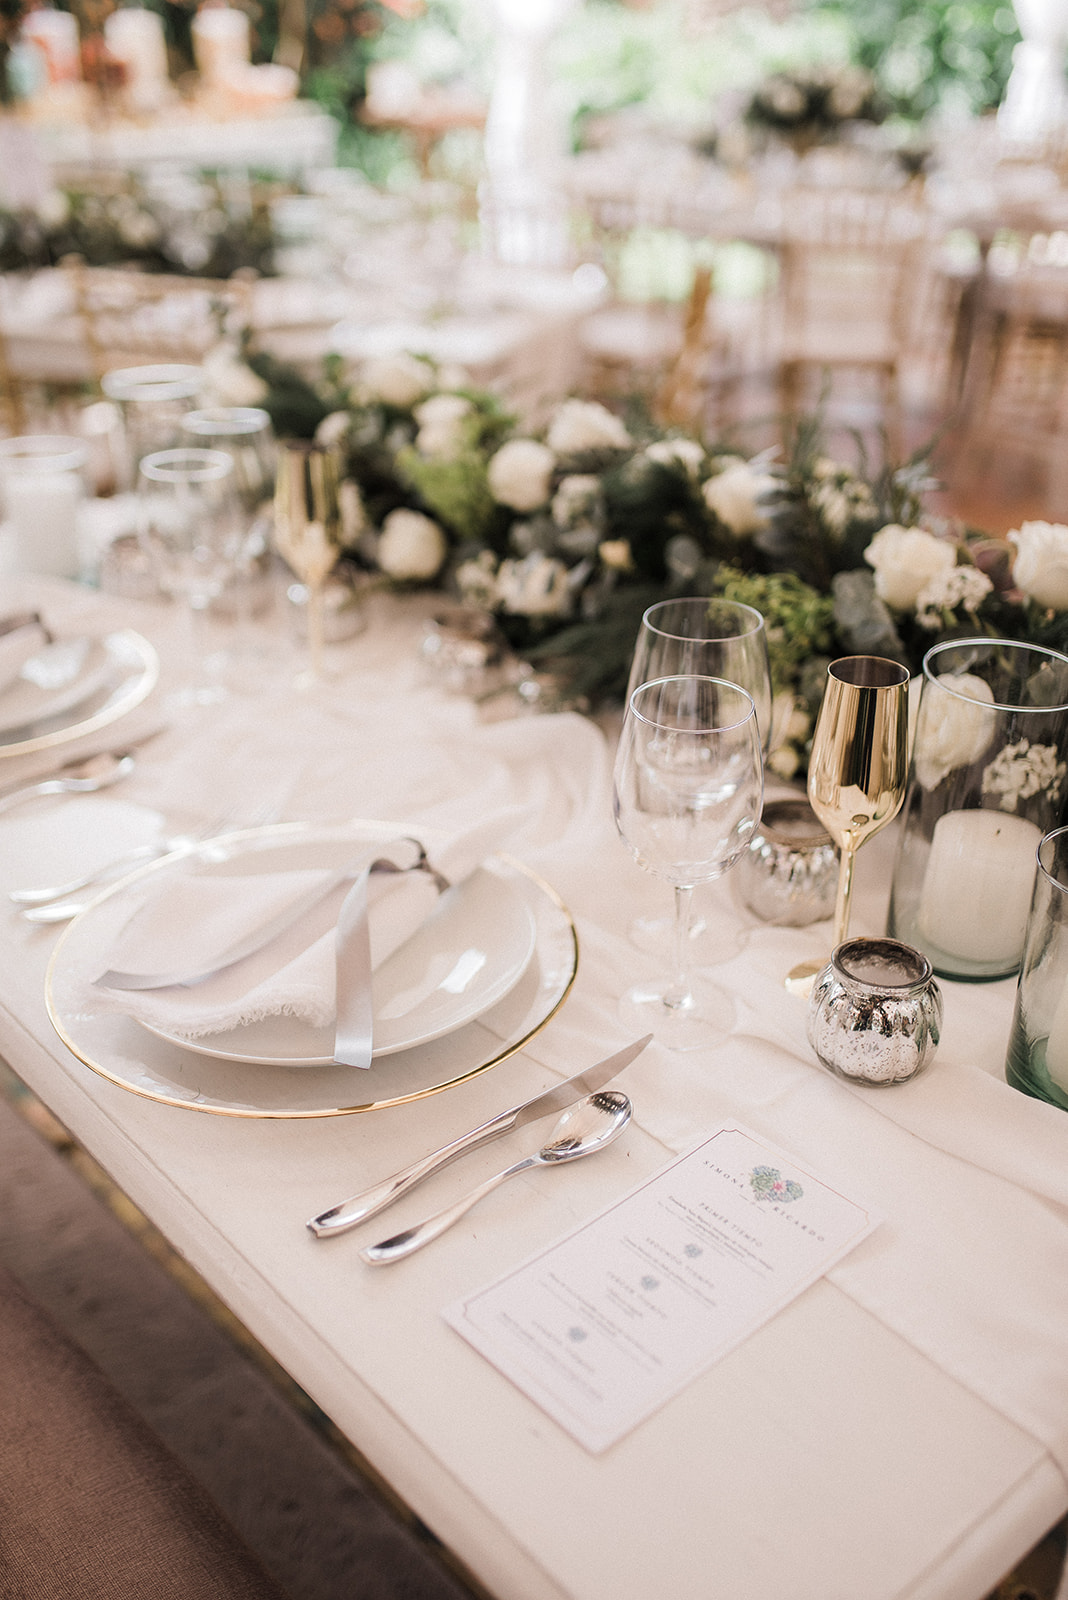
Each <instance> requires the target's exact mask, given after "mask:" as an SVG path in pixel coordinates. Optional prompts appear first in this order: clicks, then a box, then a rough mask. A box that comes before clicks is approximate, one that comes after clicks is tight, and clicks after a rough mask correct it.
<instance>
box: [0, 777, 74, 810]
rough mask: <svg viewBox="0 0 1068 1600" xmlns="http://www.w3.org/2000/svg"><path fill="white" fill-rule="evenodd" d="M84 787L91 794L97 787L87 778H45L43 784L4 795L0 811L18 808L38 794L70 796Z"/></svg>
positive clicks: (32, 784) (34, 784) (33, 784)
mask: <svg viewBox="0 0 1068 1600" xmlns="http://www.w3.org/2000/svg"><path fill="white" fill-rule="evenodd" d="M82 785H84V787H85V789H86V790H88V791H89V793H92V791H93V790H94V789H95V788H96V787H97V785H96V784H95V783H93V781H92V780H91V779H89V778H84V779H81V780H79V779H76V778H47V779H46V780H45V781H44V782H43V783H31V784H28V785H27V786H26V788H25V789H15V790H13V791H12V793H11V794H5V795H4V796H3V798H2V799H0V811H10V810H11V809H12V808H13V807H14V806H20V805H21V804H22V802H23V801H24V800H32V799H33V798H34V797H35V796H36V795H39V794H70V793H72V792H74V793H77V791H78V788H79V787H80V786H82Z"/></svg>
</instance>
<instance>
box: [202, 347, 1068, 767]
mask: <svg viewBox="0 0 1068 1600" xmlns="http://www.w3.org/2000/svg"><path fill="white" fill-rule="evenodd" d="M245 356H246V361H247V363H248V366H251V367H252V368H254V369H255V372H256V377H255V378H253V375H252V373H251V372H249V371H248V366H246V367H245V368H244V369H243V370H244V372H245V377H246V380H247V379H252V381H253V383H254V384H256V385H258V386H259V388H258V389H257V390H256V393H257V398H258V399H259V400H260V402H261V403H263V404H265V405H266V406H267V408H268V410H272V408H273V410H272V414H274V415H276V418H277V426H278V431H279V432H280V433H284V432H286V431H287V429H286V426H285V423H286V420H287V419H288V420H289V422H290V424H291V426H292V427H297V428H298V431H299V429H303V431H304V432H305V434H311V433H315V434H316V436H317V437H318V438H319V440H320V441H321V442H323V443H326V444H329V445H331V446H333V447H334V448H336V449H337V450H338V452H339V453H340V454H341V456H342V458H343V484H342V496H343V500H344V503H345V524H346V529H347V535H346V537H347V541H348V553H349V556H350V559H351V560H353V561H354V562H356V563H357V564H359V565H362V566H363V567H365V568H369V569H371V570H372V571H373V572H375V573H377V574H378V575H379V579H380V581H387V582H390V583H396V584H406V585H414V584H424V585H425V584H433V585H435V586H436V587H438V588H441V589H444V590H446V591H448V592H451V593H452V594H453V595H455V596H456V597H457V598H458V599H460V600H461V601H462V602H463V603H464V604H465V605H467V606H474V607H477V608H478V609H480V610H483V611H485V612H486V613H488V614H490V615H491V616H492V617H493V618H494V619H495V621H496V624H497V626H498V628H499V630H500V631H501V633H503V635H504V638H505V640H506V642H507V643H508V644H509V645H510V646H511V648H512V649H513V650H514V651H515V652H516V653H517V654H519V655H521V656H523V657H525V658H526V659H528V660H530V661H532V662H534V663H536V664H537V665H538V667H539V670H540V671H541V672H542V673H543V674H544V673H551V674H553V675H554V676H555V680H556V681H557V682H558V684H559V686H560V694H561V699H562V701H564V702H565V703H573V704H591V703H596V702H598V701H601V700H604V699H606V698H607V699H611V698H614V697H618V696H620V695H621V694H622V692H623V689H624V688H625V685H626V680H627V673H628V668H629V662H630V655H631V652H632V650H633V644H634V639H635V637H636V635H637V630H638V626H639V623H640V619H641V614H642V612H643V611H644V610H645V609H646V607H647V606H649V605H651V604H653V603H654V602H655V601H656V600H658V599H661V598H665V597H669V596H672V595H682V594H723V595H726V596H727V597H728V598H732V599H737V600H740V601H743V602H745V603H748V604H751V605H754V606H755V607H756V608H757V609H758V610H760V611H761V612H762V614H763V615H764V617H765V622H766V628H767V636H768V644H769V653H770V657H771V663H772V673H773V687H774V690H775V705H776V713H775V726H776V730H777V742H776V748H775V749H774V751H773V755H772V758H771V759H772V766H773V767H774V769H775V770H776V771H777V772H779V773H780V774H781V775H782V776H784V777H795V776H800V775H802V774H803V772H804V769H805V763H806V759H807V748H808V742H809V740H810V737H811V731H812V726H813V722H814V717H815V712H816V710H817V709H818V705H819V701H820V698H821V696H822V692H823V687H824V682H825V678H826V667H827V663H828V661H829V660H830V659H832V658H833V657H834V656H836V655H847V654H871V655H881V656H887V657H891V658H893V659H895V660H899V661H901V662H903V663H905V664H906V665H908V666H909V668H910V670H911V671H913V672H918V671H919V670H920V668H921V665H922V661H923V657H924V655H925V653H926V651H927V650H928V649H929V648H930V647H931V645H932V644H935V643H937V642H939V641H940V640H943V639H949V638H957V637H960V638H962V637H975V636H981V637H992V638H996V637H1005V638H1014V639H1019V640H1027V641H1030V642H1035V643H1041V644H1043V645H1045V646H1047V647H1051V648H1054V649H1061V650H1068V527H1065V526H1061V525H1059V524H1050V523H1045V522H1027V523H1024V524H1023V525H1022V526H1021V527H1020V528H1018V529H1015V530H1013V532H1012V533H1010V534H1009V535H1008V536H1007V537H1006V538H1004V539H999V538H991V537H990V536H988V535H986V534H984V533H981V532H978V531H976V530H971V529H968V528H965V527H964V526H962V525H960V524H956V523H951V522H948V521H947V520H945V519H944V518H938V517H936V516H933V515H931V514H929V513H928V512H927V510H926V507H925V500H926V497H927V494H928V492H929V491H930V490H931V489H932V488H933V487H935V485H934V483H933V480H932V479H931V478H930V477H929V475H928V472H927V467H926V463H925V461H924V460H923V459H922V458H919V459H915V460H913V461H911V462H909V463H907V464H905V465H904V466H901V467H895V468H892V469H887V470H885V471H884V472H883V473H881V474H880V475H879V476H878V477H877V478H867V477H865V476H864V475H863V474H862V473H860V472H857V471H855V470H854V469H853V468H851V467H849V466H847V465H846V464H844V463H842V462H840V461H835V460H833V459H831V458H830V457H829V456H828V455H827V454H826V453H825V451H824V449H823V448H822V445H821V442H820V435H819V429H818V425H817V423H816V422H814V421H813V420H811V419H809V420H804V419H802V420H801V421H800V422H799V423H798V425H797V429H796V438H795V441H794V446H793V449H792V451H791V452H790V453H789V454H788V456H787V457H786V458H785V459H783V458H780V456H779V455H777V454H776V453H775V452H773V451H765V452H763V453H761V454H759V455H757V456H754V457H752V458H747V457H745V456H743V455H741V454H739V453H738V452H737V451H735V450H729V449H726V448H724V447H722V446H719V445H717V444H715V443H714V442H706V441H704V440H700V439H695V438H691V437H686V436H682V435H678V434H674V433H669V432H665V431H664V430H658V429H656V428H654V427H652V426H650V425H638V424H637V423H636V422H635V421H634V420H633V419H628V420H627V421H624V420H623V419H622V418H621V417H619V416H617V415H616V414H615V413H614V412H613V411H611V410H610V409H608V408H607V407H605V406H604V405H602V404H600V403H599V402H597V401H593V400H586V399H582V398H575V397H572V398H568V399H566V400H564V401H562V402H561V403H560V404H559V405H558V406H557V407H556V409H555V410H554V411H553V413H552V414H551V415H550V417H549V418H548V420H547V423H546V425H545V427H544V428H543V429H540V430H538V431H536V432H535V431H533V430H524V429H522V428H521V427H519V426H517V424H516V422H515V420H514V419H513V418H511V417H509V416H508V415H507V414H506V413H505V412H504V411H503V409H502V408H501V406H500V404H499V402H497V401H496V400H495V399H494V397H493V396H491V395H488V394H485V393H483V392H480V391H478V390H476V389H473V388H472V387H470V385H469V384H468V383H467V382H466V380H465V378H464V375H463V374H462V373H458V372H448V371H444V370H441V369H436V368H435V367H434V366H433V364H432V363H431V362H429V361H427V360H424V359H422V358H421V357H419V356H417V355H404V354H401V355H395V356H389V357H382V358H376V359H374V360H371V361H365V362H364V363H363V364H362V365H361V366H360V367H359V368H358V369H357V370H356V371H355V372H352V373H342V372H341V371H340V370H339V369H338V368H337V366H335V367H334V369H333V370H332V371H331V372H330V373H329V374H328V375H327V376H326V377H324V380H323V382H322V383H321V384H320V385H319V386H318V387H316V386H314V385H309V384H308V383H307V382H305V381H304V380H300V379H297V378H296V377H295V376H294V375H292V374H290V373H288V372H287V371H285V370H283V369H280V368H278V367H277V366H276V365H274V364H272V363H270V362H269V361H267V360H266V359H263V360H256V359H254V358H253V357H251V356H249V355H248V353H247V352H246V353H245ZM211 364H212V363H211V362H210V361H209V365H211ZM215 365H216V368H217V371H218V373H219V375H220V376H221V377H222V378H223V379H224V380H228V381H229V382H230V385H231V388H230V392H231V393H236V392H237V391H238V388H239V385H238V384H237V382H236V379H237V377H238V376H239V375H240V371H241V370H242V369H241V363H240V361H239V359H238V357H237V356H236V355H235V352H234V351H233V349H232V348H228V349H227V350H226V353H225V357H222V356H220V357H219V358H218V360H217V363H216V364H215ZM264 383H266V385H267V390H268V393H267V396H266V397H264V396H263V395H262V393H261V392H260V390H262V387H263V384H264ZM246 392H247V393H248V394H249V395H250V396H251V394H252V393H253V389H252V388H251V387H249V388H248V389H247V391H246ZM954 684H955V686H956V688H957V689H958V691H961V690H962V684H961V680H959V679H958V680H954ZM984 688H985V685H983V686H982V687H981V688H980V689H979V690H976V691H975V692H974V693H972V695H971V699H972V701H973V702H974V705H973V706H972V707H971V708H970V709H969V704H968V694H969V691H968V689H967V686H966V685H964V686H963V691H962V692H958V693H957V694H956V695H954V696H948V695H947V696H945V697H943V698H944V699H945V700H946V701H947V702H951V703H952V705H953V706H954V707H955V708H956V709H955V710H954V712H953V715H952V716H951V717H950V716H949V713H947V717H949V721H948V722H947V726H946V727H945V728H944V729H943V730H942V731H941V734H940V735H939V737H938V738H936V739H930V740H927V741H925V742H926V744H927V745H928V747H929V748H931V749H933V750H936V751H938V750H941V751H942V754H941V756H939V757H938V758H937V759H936V760H935V767H938V768H942V769H944V770H943V771H942V774H941V775H944V771H948V770H949V767H947V766H946V765H945V763H946V762H949V763H950V764H954V763H958V762H960V761H963V760H974V759H978V757H979V756H980V755H981V754H982V751H981V750H978V751H976V750H975V749H974V745H975V742H976V740H977V739H978V738H979V721H980V720H981V719H982V712H983V706H982V704H981V701H982V698H983V696H982V689H984ZM962 708H963V709H962ZM1033 766H1034V761H1033V760H1032V767H1033ZM927 779H928V780H929V784H930V785H932V786H933V785H934V784H935V783H937V782H938V781H940V775H939V772H938V771H936V770H934V768H932V770H931V771H930V772H929V773H928V774H927ZM1023 781H1024V782H1026V781H1027V780H1026V779H1025V780H1023ZM1006 792H1008V791H1006ZM1018 792H1021V793H1022V789H1021V790H1019V791H1018Z"/></svg>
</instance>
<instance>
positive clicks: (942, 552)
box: [864, 522, 957, 611]
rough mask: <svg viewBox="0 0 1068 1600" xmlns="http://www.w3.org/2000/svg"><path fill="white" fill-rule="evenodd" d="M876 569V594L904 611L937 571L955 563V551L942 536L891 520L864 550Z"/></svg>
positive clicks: (869, 563) (911, 604)
mask: <svg viewBox="0 0 1068 1600" xmlns="http://www.w3.org/2000/svg"><path fill="white" fill-rule="evenodd" d="M864 559H865V561H866V562H867V563H868V565H869V566H870V567H874V568H875V593H876V594H877V595H878V596H879V599H880V600H884V601H885V602H886V604H887V605H888V606H894V607H896V608H897V610H899V611H907V610H909V609H910V608H911V607H912V606H914V605H915V604H916V601H917V600H918V599H919V597H920V594H921V593H922V591H923V590H924V588H925V587H926V586H927V584H928V583H930V581H931V579H932V578H933V577H934V576H935V574H936V573H937V572H944V571H945V570H946V569H947V568H949V567H955V566H956V564H957V552H956V550H955V549H954V548H953V546H952V545H951V544H947V542H946V541H945V540H944V539H936V538H935V536H934V534H933V533H925V532H924V530H923V529H922V528H902V527H899V526H898V524H897V523H895V522H890V523H888V524H887V526H886V527H885V528H880V529H879V532H878V533H877V534H876V535H875V538H874V539H873V540H872V542H871V544H870V545H869V546H868V548H867V549H866V550H865V552H864Z"/></svg>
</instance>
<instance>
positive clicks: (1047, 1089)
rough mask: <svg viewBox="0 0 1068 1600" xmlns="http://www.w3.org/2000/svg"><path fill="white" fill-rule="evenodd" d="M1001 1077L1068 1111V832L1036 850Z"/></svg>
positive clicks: (1055, 834)
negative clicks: (1025, 937)
mask: <svg viewBox="0 0 1068 1600" xmlns="http://www.w3.org/2000/svg"><path fill="white" fill-rule="evenodd" d="M1037 861H1038V871H1037V873H1036V874H1035V886H1034V892H1033V894H1032V897H1031V911H1030V915H1029V917H1028V920H1027V941H1026V944H1025V947H1024V956H1023V963H1022V965H1021V967H1020V978H1019V982H1018V984H1017V987H1016V1009H1015V1011H1014V1013H1013V1019H1012V1031H1011V1032H1010V1034H1009V1051H1008V1056H1007V1059H1006V1062H1005V1078H1006V1081H1007V1082H1008V1083H1010V1084H1011V1085H1012V1087H1013V1088H1014V1089H1020V1090H1022V1091H1023V1093H1024V1094H1029V1095H1032V1096H1034V1098H1035V1099H1036V1100H1046V1101H1048V1102H1049V1104H1050V1105H1054V1106H1060V1108H1061V1110H1062V1111H1068V828H1056V829H1054V831H1053V832H1052V833H1048V834H1047V835H1046V837H1045V838H1044V839H1043V840H1042V842H1041V844H1040V845H1039V847H1038V853H1037Z"/></svg>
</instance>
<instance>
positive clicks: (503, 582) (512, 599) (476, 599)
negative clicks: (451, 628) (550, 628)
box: [456, 550, 572, 617]
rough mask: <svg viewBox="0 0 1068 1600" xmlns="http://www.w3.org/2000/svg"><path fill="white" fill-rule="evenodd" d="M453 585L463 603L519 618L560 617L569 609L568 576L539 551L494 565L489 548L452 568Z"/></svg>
mask: <svg viewBox="0 0 1068 1600" xmlns="http://www.w3.org/2000/svg"><path fill="white" fill-rule="evenodd" d="M456 585H457V588H458V589H459V591H460V594H461V595H462V597H463V599H464V601H465V603H466V604H467V605H475V606H483V607H486V608H489V609H491V610H499V611H508V612H511V613H512V614H513V615H515V616H523V617H560V616H566V615H567V613H568V612H569V611H570V610H571V601H572V590H571V575H570V573H569V571H568V568H567V567H566V566H565V565H564V563H563V562H562V561H559V560H557V558H556V557H555V556H547V555H545V553H544V552H543V551H541V550H532V551H531V552H530V554H529V555H526V556H519V557H508V558H507V559H506V560H504V561H502V562H501V563H500V565H498V564H497V558H496V556H495V555H493V553H492V552H491V551H489V550H483V551H481V552H480V554H479V555H478V556H477V558H476V559H475V560H473V561H464V562H462V563H461V565H460V566H459V567H458V568H457V569H456Z"/></svg>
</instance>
